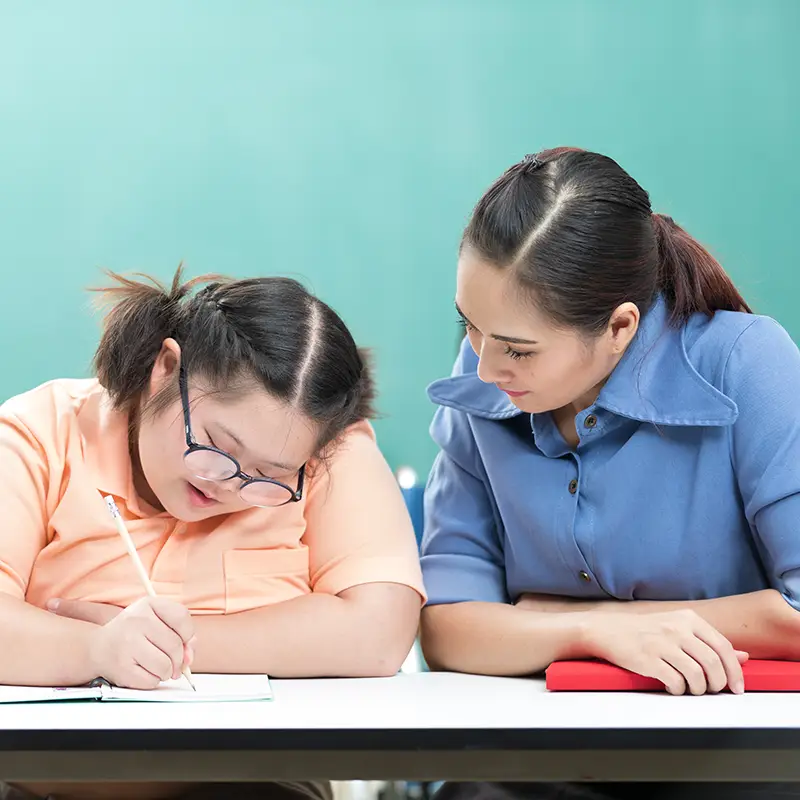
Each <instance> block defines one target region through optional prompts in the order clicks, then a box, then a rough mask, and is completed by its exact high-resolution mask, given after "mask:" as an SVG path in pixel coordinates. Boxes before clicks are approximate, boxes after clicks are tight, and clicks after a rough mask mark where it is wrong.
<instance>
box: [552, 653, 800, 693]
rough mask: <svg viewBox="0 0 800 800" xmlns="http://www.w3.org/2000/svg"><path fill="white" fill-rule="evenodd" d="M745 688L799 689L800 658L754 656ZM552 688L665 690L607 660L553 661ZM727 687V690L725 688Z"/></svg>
mask: <svg viewBox="0 0 800 800" xmlns="http://www.w3.org/2000/svg"><path fill="white" fill-rule="evenodd" d="M742 672H743V673H744V688H745V691H746V692H800V662H798V661H760V660H758V659H751V660H750V661H745V663H744V664H743V665H742ZM545 685H546V686H547V688H548V689H549V690H550V691H553V692H663V691H665V689H664V684H663V683H661V681H658V680H656V679H655V678H646V677H644V676H643V675H637V674H636V673H635V672H630V671H628V670H627V669H623V668H622V667H617V666H615V665H614V664H608V663H606V662H604V661H554V662H553V663H552V664H551V665H550V666H549V667H548V668H547V670H546V672H545ZM726 691H727V690H726Z"/></svg>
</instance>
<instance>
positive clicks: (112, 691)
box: [0, 674, 272, 703]
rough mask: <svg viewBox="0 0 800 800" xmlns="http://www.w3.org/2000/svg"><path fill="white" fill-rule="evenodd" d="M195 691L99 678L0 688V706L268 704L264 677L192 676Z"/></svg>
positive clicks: (183, 685)
mask: <svg viewBox="0 0 800 800" xmlns="http://www.w3.org/2000/svg"><path fill="white" fill-rule="evenodd" d="M192 679H193V680H194V685H195V686H196V687H197V691H196V692H195V691H193V690H192V687H191V686H189V684H188V683H187V681H186V678H183V677H181V678H179V679H178V680H174V681H164V682H163V683H161V684H160V685H159V686H157V687H156V688H155V689H143V690H142V689H120V688H119V687H118V686H112V685H111V684H110V683H109V682H108V681H105V680H103V679H102V678H99V679H98V680H96V681H92V683H91V684H89V685H88V686H68V687H53V686H0V703H52V702H63V701H65V700H108V701H111V702H120V701H128V702H130V701H134V702H150V703H241V702H252V701H257V700H272V688H271V687H270V684H269V678H268V677H267V676H266V675H203V674H200V675H197V674H195V675H192Z"/></svg>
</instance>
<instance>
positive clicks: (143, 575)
mask: <svg viewBox="0 0 800 800" xmlns="http://www.w3.org/2000/svg"><path fill="white" fill-rule="evenodd" d="M104 499H105V501H106V505H107V506H108V510H109V511H110V512H111V516H112V517H113V518H114V522H115V524H116V526H117V532H118V533H119V535H120V537H121V538H122V541H123V542H125V549H126V550H127V551H128V555H129V556H130V557H131V561H133V566H134V567H135V569H136V572H137V573H138V574H139V580H141V582H142V585H143V586H144V589H145V591H146V592H147V594H148V595H149V596H150V597H156V590H155V589H154V588H153V584H152V583H151V582H150V578H149V577H148V576H147V572H146V571H145V568H144V564H142V559H141V558H139V554H138V553H137V552H136V545H134V543H133V539H131V535H130V533H128V529H127V528H126V527H125V523H124V522H123V520H122V514H120V513H119V509H118V508H117V504H116V503H115V502H114V498H113V497H111V496H110V495H106V497H105V498H104ZM183 677H184V678H186V680H187V681H188V682H189V686H191V687H192V689H193V690H194V691H195V692H196V691H197V687H196V686H195V685H194V681H193V680H192V672H191V670H190V669H189V667H188V665H187V666H185V667H184V668H183Z"/></svg>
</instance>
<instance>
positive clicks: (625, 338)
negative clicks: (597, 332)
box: [608, 303, 641, 355]
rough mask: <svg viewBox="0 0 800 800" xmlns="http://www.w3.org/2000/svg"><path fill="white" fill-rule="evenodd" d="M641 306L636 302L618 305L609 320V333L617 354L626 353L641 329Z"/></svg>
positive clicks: (613, 348)
mask: <svg viewBox="0 0 800 800" xmlns="http://www.w3.org/2000/svg"><path fill="white" fill-rule="evenodd" d="M640 318H641V315H640V314H639V307H638V306H637V305H636V304H635V303H622V305H619V306H617V307H616V308H615V309H614V311H613V313H612V314H611V319H610V320H609V321H608V334H609V337H610V339H611V347H612V350H613V351H614V353H615V354H617V355H619V354H621V353H624V352H625V350H626V349H627V347H628V345H629V344H630V343H631V341H632V339H633V337H634V336H635V335H636V331H637V330H639V320H640Z"/></svg>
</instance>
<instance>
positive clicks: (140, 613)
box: [90, 597, 194, 689]
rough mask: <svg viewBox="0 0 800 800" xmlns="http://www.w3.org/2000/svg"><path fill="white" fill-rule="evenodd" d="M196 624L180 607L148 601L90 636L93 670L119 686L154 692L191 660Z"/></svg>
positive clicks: (169, 603)
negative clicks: (152, 690) (162, 682)
mask: <svg viewBox="0 0 800 800" xmlns="http://www.w3.org/2000/svg"><path fill="white" fill-rule="evenodd" d="M193 637H194V624H193V622H192V618H191V616H190V614H189V611H188V609H187V608H185V607H184V606H182V605H180V604H179V603H175V602H173V601H171V600H165V599H164V598H160V597H145V598H142V599H141V600H137V601H136V602H135V603H133V604H132V605H130V606H128V607H127V608H126V609H125V610H124V611H122V612H120V613H119V614H118V615H116V616H115V617H114V618H113V619H112V620H111V621H110V622H106V623H105V624H104V625H100V626H98V627H97V629H96V631H94V632H93V634H92V641H91V645H90V658H91V661H92V666H93V670H94V671H95V673H96V674H97V675H98V676H102V677H103V678H106V679H107V680H109V681H111V682H112V683H114V684H115V685H116V686H124V687H128V688H131V689H154V688H155V687H156V686H158V684H159V683H160V682H161V681H164V680H168V679H169V678H173V679H176V678H179V677H180V675H181V672H182V671H183V668H184V666H188V665H189V664H190V663H191V661H192V658H193V655H194V654H193V650H192V640H193Z"/></svg>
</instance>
